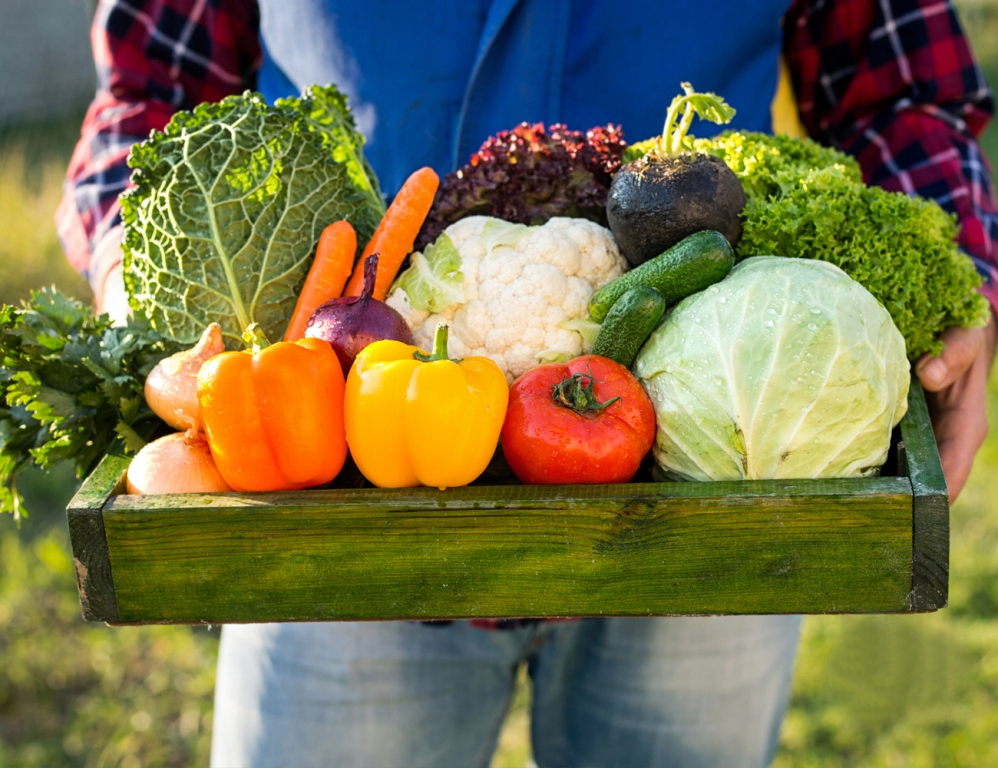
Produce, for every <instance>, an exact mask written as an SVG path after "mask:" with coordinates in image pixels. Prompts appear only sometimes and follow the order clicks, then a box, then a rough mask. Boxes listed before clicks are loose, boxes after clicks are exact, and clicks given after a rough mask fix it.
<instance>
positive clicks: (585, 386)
mask: <svg viewBox="0 0 998 768" xmlns="http://www.w3.org/2000/svg"><path fill="white" fill-rule="evenodd" d="M551 390H552V396H553V397H554V402H555V405H560V406H561V407H563V408H569V409H571V410H573V411H575V412H576V413H578V414H581V415H583V416H585V415H588V414H590V413H600V412H601V411H603V410H605V409H607V408H609V407H610V406H611V405H613V404H614V403H616V402H617V401H618V400H620V397H614V398H611V399H609V400H607V401H606V402H605V403H601V402H600V401H599V399H598V398H597V397H596V379H595V378H594V377H593V375H592V374H591V373H573V374H572V375H571V376H569V377H568V378H567V379H564V380H562V381H561V382H560V383H558V384H555V385H554V386H553V387H551Z"/></svg>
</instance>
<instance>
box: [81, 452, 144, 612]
mask: <svg viewBox="0 0 998 768" xmlns="http://www.w3.org/2000/svg"><path fill="white" fill-rule="evenodd" d="M128 463H129V459H128V458H127V457H126V456H125V455H124V454H123V453H122V452H120V450H117V449H113V450H112V451H111V452H109V453H108V454H107V455H106V456H105V457H104V458H103V459H101V461H100V464H98V465H97V468H96V469H95V470H94V471H93V473H92V474H91V475H90V476H89V477H88V478H87V479H86V480H85V481H84V482H83V485H82V486H80V490H79V491H77V493H76V495H75V496H74V497H73V498H72V500H71V501H70V502H69V505H68V506H67V507H66V518H67V520H68V523H69V533H70V540H71V542H72V546H73V565H74V566H75V568H76V584H77V587H78V589H79V593H80V606H81V608H82V612H83V618H84V619H85V620H86V621H94V622H97V621H103V622H106V623H109V624H113V623H116V622H117V621H118V602H117V599H116V597H115V592H114V578H113V576H112V574H111V560H110V557H109V554H108V548H107V538H106V537H105V534H104V515H103V508H104V504H105V503H106V502H107V500H108V499H109V498H110V497H111V496H113V495H114V494H116V493H119V492H121V491H122V490H123V486H124V482H125V471H126V470H127V469H128Z"/></svg>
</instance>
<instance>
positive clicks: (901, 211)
mask: <svg viewBox="0 0 998 768" xmlns="http://www.w3.org/2000/svg"><path fill="white" fill-rule="evenodd" d="M656 140H657V139H649V140H648V141H644V142H641V143H639V144H635V145H632V146H630V147H628V148H627V151H626V152H625V154H624V160H625V162H626V161H627V160H628V158H629V157H640V156H641V155H642V154H644V152H647V151H648V149H650V148H652V147H653V146H654V143H655V142H656ZM685 147H686V148H687V149H689V150H693V151H698V152H708V153H711V154H714V155H717V156H718V157H720V158H721V159H722V160H724V161H725V162H726V163H727V164H728V166H729V167H730V168H731V170H732V171H734V172H735V175H736V176H738V178H739V180H740V181H741V182H742V187H743V188H744V189H745V197H746V199H747V204H746V206H745V210H744V211H743V212H742V224H743V232H742V238H741V240H740V241H739V243H738V246H737V249H736V251H737V254H738V257H739V258H746V257H748V256H763V255H769V254H777V255H779V256H791V257H797V258H810V259H821V260H822V261H828V262H830V263H832V264H835V265H836V266H838V267H841V268H842V269H843V270H844V271H845V272H846V273H847V274H848V275H849V276H850V277H852V278H853V279H855V280H857V281H858V282H859V283H861V284H862V285H863V286H864V287H866V289H867V290H868V291H870V293H872V294H873V295H874V296H875V297H876V298H877V299H878V300H879V301H880V303H881V304H883V305H884V307H885V308H886V309H887V311H888V312H889V313H890V315H891V317H892V318H893V320H894V322H895V324H896V325H897V327H898V330H900V331H901V335H902V336H903V337H904V340H905V344H906V347H907V353H908V358H909V359H910V360H917V359H918V358H919V357H921V356H922V355H923V354H925V353H926V352H931V353H933V354H938V353H939V351H940V350H941V349H942V344H941V343H940V342H939V340H938V336H939V334H940V333H941V332H942V331H943V330H945V329H946V328H948V327H950V326H963V327H974V326H978V325H983V324H984V323H985V322H986V320H987V314H988V304H987V301H986V300H985V299H984V297H983V296H981V294H980V293H978V292H977V289H978V287H979V286H980V284H981V278H980V276H979V275H978V274H977V271H976V270H975V268H974V265H973V262H972V261H971V260H970V259H969V258H967V256H965V255H964V254H963V253H961V252H960V250H959V249H958V248H957V244H956V236H957V226H956V223H955V219H954V218H953V217H952V216H950V215H949V214H947V213H946V212H945V211H943V209H942V208H940V207H939V205H938V204H936V203H935V202H934V201H932V200H925V199H922V198H917V197H908V196H907V195H904V194H902V193H900V192H888V191H886V190H884V189H881V188H880V187H867V186H866V185H865V184H864V183H863V177H862V174H861V173H860V169H859V166H858V165H857V163H856V161H855V160H854V159H853V158H851V157H849V156H848V155H845V154H843V153H841V152H838V151H836V150H834V149H829V148H828V147H823V146H821V145H820V144H818V143H817V142H814V141H812V140H810V139H803V140H802V139H796V138H792V137H789V136H768V135H765V134H762V133H750V132H726V133H722V134H721V135H720V136H716V137H714V138H711V139H691V138H687V139H686V141H685Z"/></svg>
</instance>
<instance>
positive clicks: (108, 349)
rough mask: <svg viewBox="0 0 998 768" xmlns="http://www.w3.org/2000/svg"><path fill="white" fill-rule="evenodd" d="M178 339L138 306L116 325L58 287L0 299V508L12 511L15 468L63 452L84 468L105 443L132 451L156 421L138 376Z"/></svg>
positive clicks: (46, 461)
mask: <svg viewBox="0 0 998 768" xmlns="http://www.w3.org/2000/svg"><path fill="white" fill-rule="evenodd" d="M178 349H179V347H178V346H177V345H176V344H174V343H172V342H169V341H167V340H165V339H164V338H163V337H162V336H161V335H160V334H158V333H157V332H155V331H154V330H152V328H150V326H149V323H148V322H146V321H145V320H144V319H142V318H141V316H138V317H137V318H133V319H131V320H129V322H128V325H126V326H123V327H116V326H113V325H112V324H111V321H110V319H109V318H108V316H107V315H101V316H100V317H95V316H94V313H93V310H91V309H90V307H88V306H85V305H83V304H81V303H80V302H79V301H76V300H75V299H71V298H68V297H66V296H64V295H63V294H61V293H59V292H58V291H57V290H56V289H54V288H51V289H44V290H41V291H36V292H33V293H32V295H31V301H30V302H26V303H24V304H23V305H22V307H21V308H16V307H13V306H9V305H5V306H3V307H0V394H2V397H0V512H17V511H18V508H19V504H20V501H19V499H18V496H17V491H16V488H15V487H14V478H15V476H16V475H17V473H19V472H20V471H22V470H23V469H26V468H27V467H28V466H29V465H30V464H36V465H37V466H39V467H41V468H43V469H45V468H48V467H51V466H52V465H53V464H55V463H56V462H59V461H71V462H73V464H74V465H75V467H76V473H77V476H79V477H83V476H84V475H86V474H87V473H88V472H89V471H90V470H91V469H92V468H93V467H94V465H96V463H97V461H98V460H99V459H100V458H101V456H103V455H104V453H105V451H106V450H107V448H108V446H109V445H110V444H111V443H112V442H114V441H115V440H121V441H122V442H123V444H124V446H125V449H126V450H129V451H136V450H138V449H139V448H141V447H142V445H143V444H144V440H143V437H142V436H143V435H144V436H148V435H149V434H151V433H152V431H153V430H154V429H155V428H156V427H157V426H159V425H160V424H161V423H162V422H160V420H159V419H158V418H157V417H156V416H155V415H154V414H153V413H152V411H151V410H150V409H149V406H147V405H146V402H145V398H144V397H143V388H144V386H145V379H146V376H147V375H148V373H149V371H150V370H152V368H153V366H155V365H156V363H158V362H159V361H160V360H161V359H162V358H164V357H165V356H166V355H168V354H172V353H173V352H175V351H177V350H178Z"/></svg>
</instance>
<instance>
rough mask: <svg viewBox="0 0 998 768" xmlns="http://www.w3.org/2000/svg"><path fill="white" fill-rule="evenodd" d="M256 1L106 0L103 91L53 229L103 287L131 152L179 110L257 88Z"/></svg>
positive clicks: (100, 65) (102, 10)
mask: <svg viewBox="0 0 998 768" xmlns="http://www.w3.org/2000/svg"><path fill="white" fill-rule="evenodd" d="M258 29H259V10H258V8H257V4H256V2H255V0H101V2H100V3H99V5H98V6H97V12H96V15H95V17H94V23H93V27H92V28H91V42H92V44H93V50H94V61H95V63H96V65H97V80H98V90H97V96H96V98H95V99H94V101H93V103H92V104H91V105H90V108H89V110H88V111H87V114H86V117H85V118H84V120H83V128H82V131H81V136H80V140H79V143H78V144H77V145H76V151H75V152H74V153H73V158H72V160H71V161H70V165H69V170H68V171H67V173H66V181H65V187H64V190H63V198H62V202H61V203H60V204H59V208H58V210H57V211H56V226H57V228H58V230H59V236H60V238H61V240H62V244H63V248H64V249H65V251H66V255H67V257H68V258H69V260H70V262H71V263H72V264H73V266H74V267H75V268H76V269H77V270H78V271H80V272H81V273H82V274H83V275H84V276H86V277H87V278H88V279H89V280H90V284H91V285H92V286H93V287H94V290H95V292H97V293H99V292H100V290H101V289H102V287H103V284H104V278H105V277H106V275H107V273H108V272H109V271H110V270H111V269H112V268H113V267H114V266H116V265H117V263H118V262H119V261H120V258H121V256H120V250H119V248H118V243H119V242H120V238H121V226H120V216H119V206H118V195H119V194H120V193H121V192H122V191H123V190H124V189H125V188H126V186H127V185H128V177H129V169H128V167H127V166H126V164H125V160H126V158H127V157H128V150H129V148H130V147H131V145H132V144H134V143H135V142H136V141H141V140H142V139H144V138H145V137H147V136H148V135H149V132H150V131H151V130H153V129H161V128H163V127H164V126H165V125H166V123H167V122H168V121H169V119H170V116H171V115H172V114H173V113H174V112H176V111H177V110H180V109H190V108H191V107H193V106H195V105H196V104H198V103H200V102H203V101H217V100H219V99H221V98H222V97H224V96H227V95H229V94H233V93H241V92H242V91H244V90H245V89H246V88H251V87H253V85H254V82H255V78H256V71H257V69H258V67H259V63H260V44H259V38H258Z"/></svg>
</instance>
